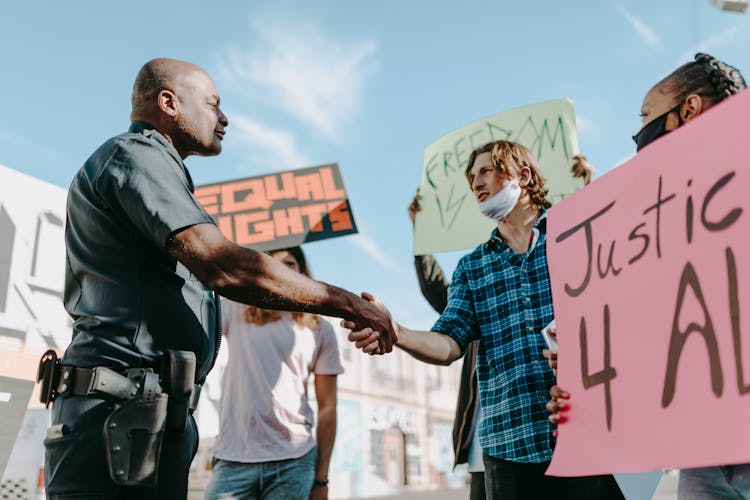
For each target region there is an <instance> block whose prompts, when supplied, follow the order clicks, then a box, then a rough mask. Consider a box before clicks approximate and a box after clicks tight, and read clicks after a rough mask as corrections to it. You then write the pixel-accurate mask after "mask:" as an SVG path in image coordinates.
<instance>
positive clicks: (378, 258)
mask: <svg viewBox="0 0 750 500" xmlns="http://www.w3.org/2000/svg"><path fill="white" fill-rule="evenodd" d="M347 241H349V242H350V243H352V244H353V245H354V246H356V247H357V248H359V249H360V250H362V251H363V252H365V253H366V254H367V255H369V256H370V257H372V259H373V260H374V261H375V262H377V263H378V264H380V265H381V266H383V267H385V268H386V269H390V270H391V271H396V272H401V268H400V266H399V265H398V264H397V263H396V262H394V261H393V260H392V259H390V258H389V257H388V256H387V255H385V253H383V251H382V250H381V249H380V248H378V246H377V245H376V244H375V242H374V241H372V240H371V239H370V238H368V237H367V236H365V235H364V234H362V233H358V234H355V235H353V236H350V237H349V238H347Z"/></svg>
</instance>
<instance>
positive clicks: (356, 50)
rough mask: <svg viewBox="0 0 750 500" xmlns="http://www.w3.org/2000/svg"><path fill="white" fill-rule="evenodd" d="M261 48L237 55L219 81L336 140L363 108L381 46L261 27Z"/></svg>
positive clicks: (311, 29) (302, 29)
mask: <svg viewBox="0 0 750 500" xmlns="http://www.w3.org/2000/svg"><path fill="white" fill-rule="evenodd" d="M253 32H254V35H255V36H254V37H253V38H254V39H256V45H255V46H254V47H253V48H252V49H249V50H241V49H237V48H235V49H231V50H229V51H228V53H227V54H226V56H225V57H224V59H223V60H222V62H221V67H220V72H219V75H220V77H222V78H223V79H225V80H226V81H227V82H228V83H229V84H230V85H232V86H233V87H234V88H235V89H238V90H241V91H243V90H244V91H245V92H246V93H247V92H253V93H256V94H259V95H262V96H268V97H269V99H271V100H272V102H273V103H274V104H276V105H278V106H279V107H280V108H282V109H283V110H284V111H286V112H287V113H289V114H290V115H292V116H293V117H295V118H296V119H298V120H300V121H302V122H303V123H305V124H306V125H308V126H310V127H313V128H314V129H315V130H316V131H317V132H318V133H320V134H322V135H323V136H325V137H327V138H328V139H331V140H336V139H338V137H339V134H340V131H341V130H342V128H343V127H344V126H345V124H346V123H348V122H349V120H351V119H352V117H353V116H354V115H355V114H356V112H357V111H358V110H359V109H360V108H361V105H362V101H363V93H364V88H365V83H366V82H367V79H368V77H369V76H370V74H371V73H372V72H373V71H374V68H375V61H374V54H375V52H376V49H377V44H376V43H375V42H374V41H372V40H365V41H358V42H353V43H345V42H341V41H339V40H333V39H331V38H330V37H329V36H328V35H327V34H325V33H324V32H323V31H321V30H320V29H319V28H317V27H315V26H312V25H307V26H291V27H290V26H289V24H279V23H276V24H274V23H269V22H263V23H260V22H258V23H256V24H255V25H254V26H253Z"/></svg>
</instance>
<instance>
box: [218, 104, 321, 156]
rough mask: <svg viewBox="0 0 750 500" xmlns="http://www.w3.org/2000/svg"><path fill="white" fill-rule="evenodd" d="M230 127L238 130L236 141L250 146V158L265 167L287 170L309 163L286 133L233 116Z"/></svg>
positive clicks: (290, 136)
mask: <svg viewBox="0 0 750 500" xmlns="http://www.w3.org/2000/svg"><path fill="white" fill-rule="evenodd" d="M231 125H232V128H236V129H239V130H236V131H235V132H236V136H237V137H238V140H240V141H242V142H245V143H248V144H250V145H251V146H252V148H253V154H252V156H253V157H254V158H257V159H259V160H262V162H263V164H264V165H266V166H267V167H271V168H273V167H285V168H289V167H292V166H301V165H307V164H308V163H310V162H309V161H308V158H307V157H306V156H305V155H304V154H303V153H302V152H300V150H299V149H298V147H297V144H296V141H295V140H294V136H293V135H292V134H291V133H289V132H287V131H284V130H277V129H274V128H271V127H268V126H266V125H263V124H261V123H258V122H257V121H255V120H252V119H250V118H248V117H246V116H242V115H233V117H232V123H231ZM232 135H235V134H234V133H233V134H232Z"/></svg>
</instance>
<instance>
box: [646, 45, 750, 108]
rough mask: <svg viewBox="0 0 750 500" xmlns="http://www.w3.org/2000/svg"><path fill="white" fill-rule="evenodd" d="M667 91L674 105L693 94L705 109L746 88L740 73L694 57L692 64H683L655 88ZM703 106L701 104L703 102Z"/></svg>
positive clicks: (711, 59) (708, 58) (702, 56)
mask: <svg viewBox="0 0 750 500" xmlns="http://www.w3.org/2000/svg"><path fill="white" fill-rule="evenodd" d="M657 86H659V87H663V88H665V90H669V91H671V92H670V93H672V94H673V95H674V96H675V99H676V101H675V102H682V101H684V100H685V99H687V97H688V96H690V95H693V94H696V95H699V96H701V97H702V98H703V99H705V100H706V101H708V102H707V104H708V105H709V106H713V105H714V104H716V103H717V102H719V101H721V100H723V99H725V98H727V97H729V96H731V95H734V94H737V93H739V92H740V91H741V90H743V89H744V88H745V87H746V86H747V85H746V84H745V79H744V78H743V77H742V74H741V73H740V70H738V69H737V68H735V67H733V66H730V65H729V64H727V63H725V62H723V61H720V60H718V59H716V58H715V57H713V56H710V55H708V54H703V53H698V54H695V60H694V61H691V62H689V63H685V64H683V65H682V66H680V67H679V68H677V69H676V70H674V71H673V72H672V73H671V74H670V75H669V76H667V77H666V78H664V79H663V80H662V81H661V82H659V83H658V84H657ZM704 102H705V101H704Z"/></svg>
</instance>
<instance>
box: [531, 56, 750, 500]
mask: <svg viewBox="0 0 750 500" xmlns="http://www.w3.org/2000/svg"><path fill="white" fill-rule="evenodd" d="M746 86H747V85H746V84H745V79H744V78H743V77H742V74H741V73H740V71H739V70H738V69H737V68H735V67H733V66H730V65H729V64H727V63H725V62H723V61H720V60H719V59H716V58H715V57H713V56H710V55H708V54H703V53H698V54H696V55H695V59H694V60H693V61H690V62H688V63H685V64H683V65H682V66H680V67H679V68H677V69H676V70H674V71H673V72H672V73H670V74H669V75H668V76H667V77H666V78H664V79H662V80H661V81H659V82H658V83H657V84H656V85H654V86H653V87H652V88H651V90H649V91H648V93H647V94H646V96H645V97H644V98H643V104H642V106H641V119H642V121H643V127H642V128H641V129H640V130H639V131H638V133H637V134H635V135H634V136H633V140H634V141H635V144H636V148H637V151H640V150H641V149H643V148H644V147H646V146H648V145H649V144H651V143H652V142H653V141H655V140H657V139H658V138H660V137H662V136H663V135H665V134H667V133H669V132H671V131H673V130H675V129H677V128H679V127H681V126H682V125H684V124H685V123H687V122H689V121H691V120H693V119H695V118H697V117H698V116H700V115H701V113H703V112H704V111H706V110H707V109H709V108H711V107H712V106H714V105H715V104H717V103H719V102H721V101H723V100H724V99H726V98H727V97H730V96H732V95H734V94H737V93H739V92H740V91H742V90H743V89H745V88H746ZM544 356H545V357H547V358H548V359H549V364H550V366H551V367H552V369H553V370H557V353H554V352H550V351H549V350H546V351H545V352H544ZM550 396H551V397H552V399H551V400H550V401H549V402H548V403H547V410H549V412H550V416H549V419H550V421H551V422H553V423H556V424H562V423H563V422H565V421H566V420H567V414H566V412H567V409H568V408H569V407H568V405H567V403H566V402H565V401H561V399H562V400H564V399H569V398H570V394H569V393H568V392H567V391H565V390H563V389H562V388H560V387H559V386H557V385H555V386H553V387H552V388H551V389H550ZM677 496H678V498H679V499H680V500H705V499H717V498H721V499H725V498H726V499H730V498H731V499H739V498H743V499H750V464H734V465H724V466H715V467H699V468H692V469H683V470H681V471H680V478H679V483H678V492H677Z"/></svg>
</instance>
